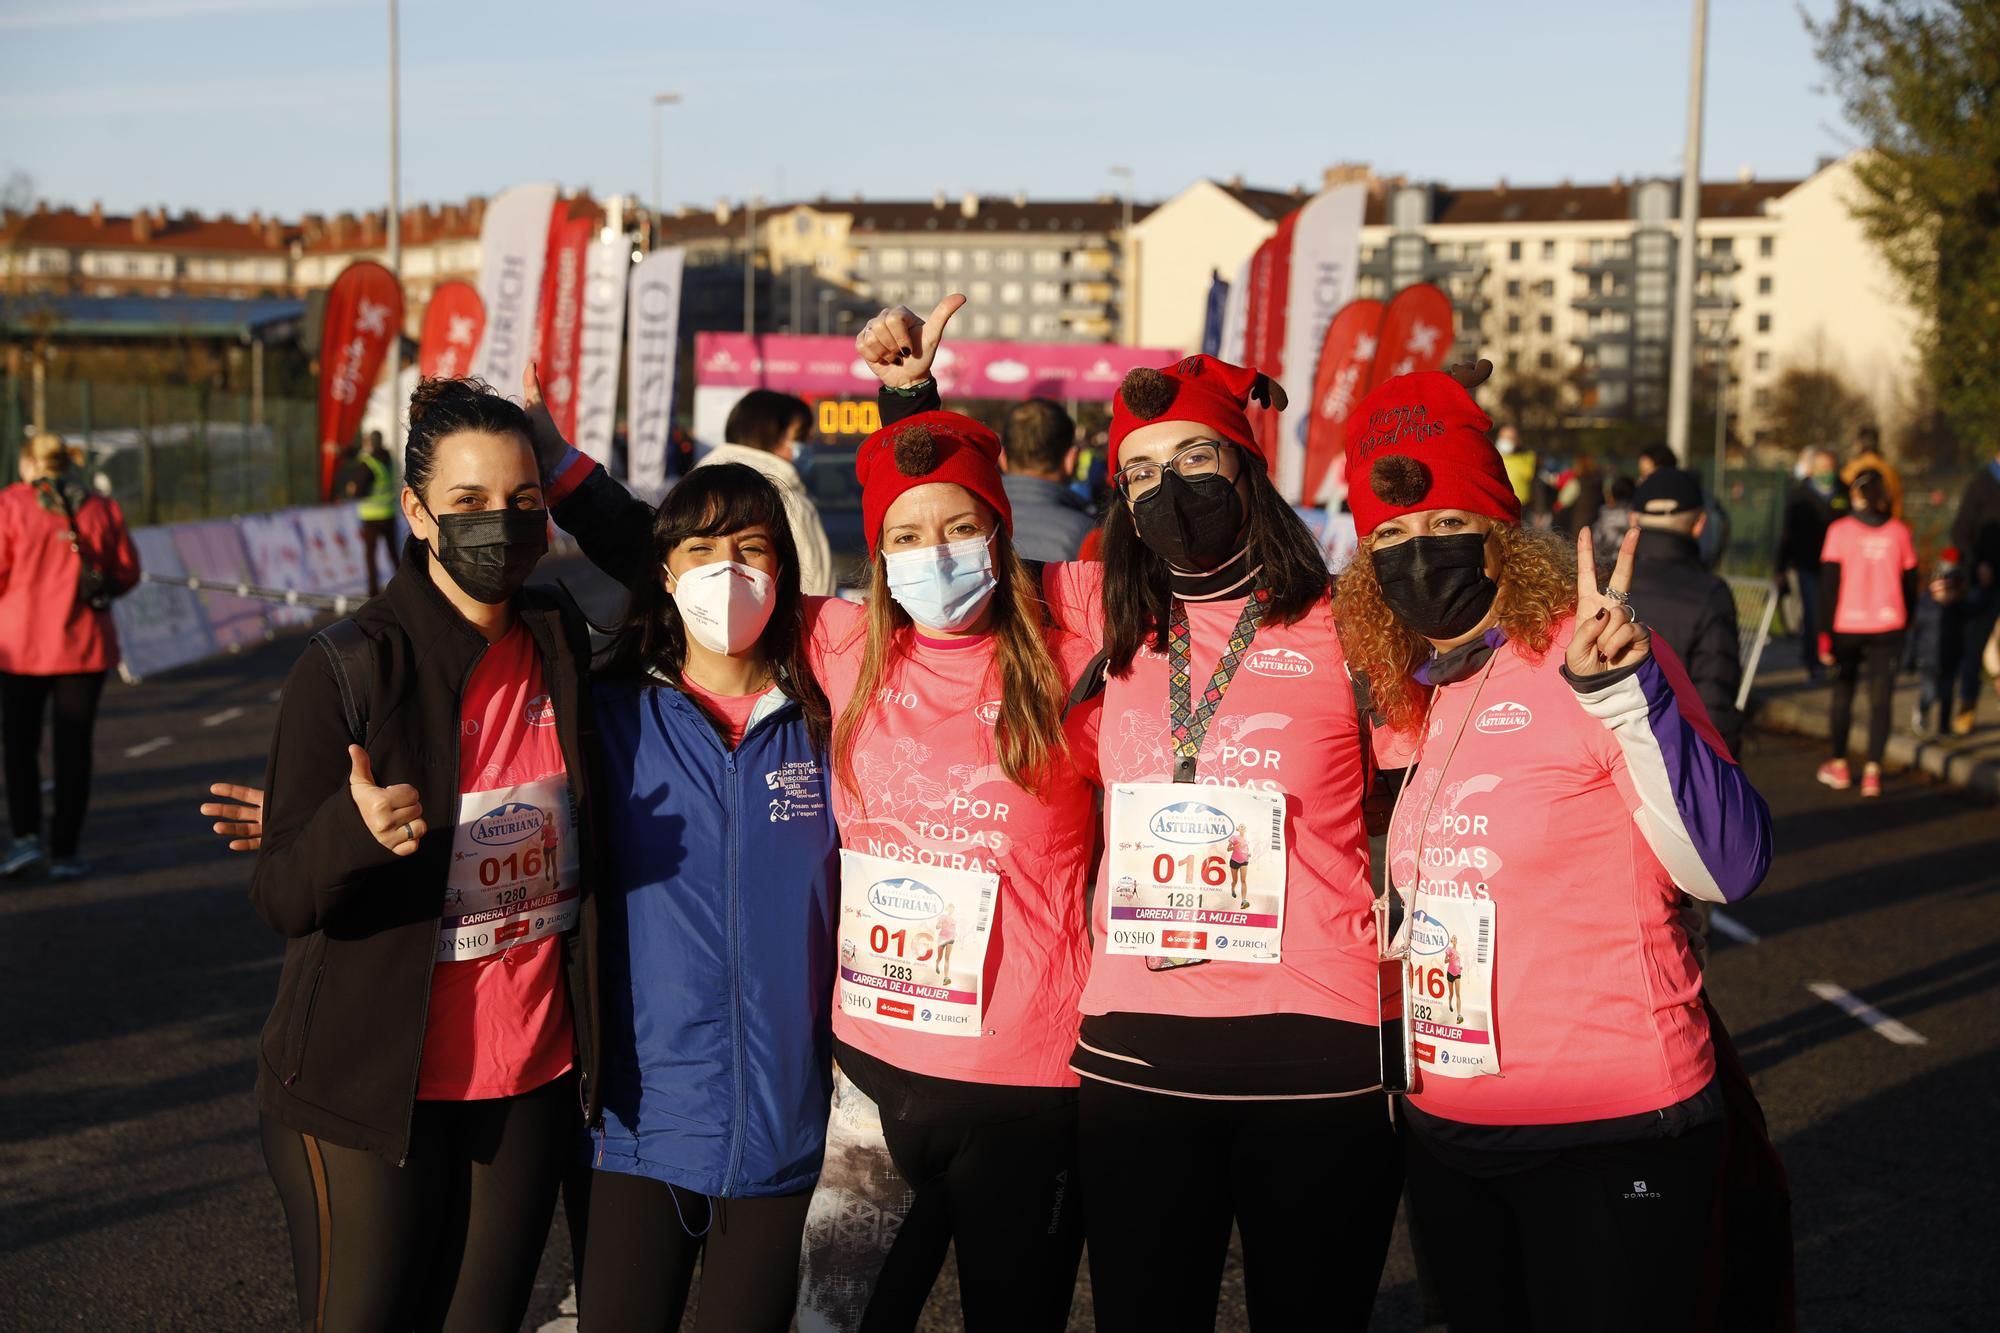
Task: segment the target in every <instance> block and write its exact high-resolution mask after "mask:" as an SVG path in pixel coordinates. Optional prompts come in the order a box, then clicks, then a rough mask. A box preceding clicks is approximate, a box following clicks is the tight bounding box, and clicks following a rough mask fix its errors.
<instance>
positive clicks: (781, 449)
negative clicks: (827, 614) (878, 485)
mask: <svg viewBox="0 0 2000 1333" xmlns="http://www.w3.org/2000/svg"><path fill="white" fill-rule="evenodd" d="M812 426H813V413H812V408H811V407H810V406H808V405H807V404H806V401H805V400H804V399H803V398H794V397H792V395H790V394H788V393H779V392H777V391H776V390H775V389H752V390H751V391H750V392H748V393H746V394H744V395H743V397H742V398H741V399H739V400H738V401H737V404H736V406H734V407H732V408H730V409H729V420H728V421H727V422H726V423H724V425H723V427H722V438H723V440H724V441H725V442H724V443H723V444H720V445H718V446H716V447H715V448H713V449H711V450H709V451H708V452H707V453H706V454H704V455H702V457H701V459H700V461H699V462H697V463H695V465H694V466H695V467H705V466H707V465H708V464H710V463H741V464H743V465H744V466H745V467H750V468H755V469H756V470H757V471H759V472H761V473H763V474H764V475H765V476H766V477H769V478H770V479H771V484H772V485H774V486H776V487H777V488H778V494H779V495H782V496H783V497H784V498H785V518H786V519H787V520H788V521H789V522H790V523H791V525H792V540H793V541H794V542H795V543H797V545H798V548H799V591H800V592H801V593H803V594H805V595H806V596H808V597H827V596H831V595H832V594H833V592H834V591H835V582H834V577H833V550H832V548H831V547H829V546H828V545H827V540H826V529H825V527H823V526H822V525H821V524H820V521H819V510H818V509H816V508H814V507H813V502H812V496H811V495H809V494H808V493H807V492H806V483H805V479H804V478H802V477H801V476H799V469H798V467H797V462H798V458H799V450H800V449H801V448H803V447H804V445H803V441H804V440H805V437H806V436H807V435H809V434H811V433H812Z"/></svg>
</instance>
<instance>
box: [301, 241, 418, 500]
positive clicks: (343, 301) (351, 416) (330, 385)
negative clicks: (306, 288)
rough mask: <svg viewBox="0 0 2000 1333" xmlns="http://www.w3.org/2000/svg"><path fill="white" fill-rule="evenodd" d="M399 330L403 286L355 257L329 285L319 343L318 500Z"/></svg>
mask: <svg viewBox="0 0 2000 1333" xmlns="http://www.w3.org/2000/svg"><path fill="white" fill-rule="evenodd" d="M402 328H403V288H402V285H401V284H400V283H398V282H397V281H396V275H395V274H393V273H391V272H390V271H389V270H388V269H386V268H383V267H382V266H381V265H380V264H377V263H374V262H373V261H371V260H366V259H358V260H356V261H355V262H353V263H352V264H349V265H348V266H347V267H346V268H344V269H342V270H341V271H340V276H339V277H337V278H335V279H334V280H333V286H332V287H330V288H328V289H327V293H326V317H325V323H323V324H322V325H321V326H320V345H319V346H320V351H319V355H320V368H319V444H320V480H319V493H320V499H321V500H326V499H328V498H330V497H331V496H332V494H333V474H334V472H335V470H336V469H337V467H338V465H339V460H340V450H341V449H342V448H343V447H344V446H345V445H346V443H347V441H348V440H349V439H350V438H352V436H353V435H354V432H355V430H356V429H357V428H358V427H359V426H360V425H361V412H362V409H363V408H365V407H366V406H367V405H368V395H369V392H370V391H371V390H373V389H374V387H375V376H376V375H377V374H378V373H379V372H380V371H381V369H382V358H383V357H384V356H385V355H387V354H388V351H389V340H390V339H391V338H393V337H395V336H397V335H398V334H399V333H400V332H401V331H402Z"/></svg>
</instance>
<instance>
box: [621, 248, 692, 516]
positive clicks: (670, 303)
mask: <svg viewBox="0 0 2000 1333" xmlns="http://www.w3.org/2000/svg"><path fill="white" fill-rule="evenodd" d="M681 258H682V256H681V251H680V249H679V248H678V247H676V248H674V249H671V250H655V251H654V252H653V253H652V254H650V255H647V256H646V259H645V262H644V263H642V264H640V265H639V266H638V267H637V268H636V269H634V270H633V272H632V293H631V301H630V305H631V315H630V323H631V341H630V342H629V344H628V345H627V349H626V359H627V362H628V365H627V367H626V372H625V375H626V404H625V431H626V437H625V442H626V450H627V454H628V457H629V458H630V460H631V473H632V475H631V482H632V486H633V489H635V490H637V491H639V492H640V493H641V494H643V495H658V494H659V493H661V492H662V491H664V490H665V489H666V485H667V437H668V435H669V433H670V432H671V429H672V426H673V410H674V362H675V360H676V358H677V355H678V351H679V347H680V325H681Z"/></svg>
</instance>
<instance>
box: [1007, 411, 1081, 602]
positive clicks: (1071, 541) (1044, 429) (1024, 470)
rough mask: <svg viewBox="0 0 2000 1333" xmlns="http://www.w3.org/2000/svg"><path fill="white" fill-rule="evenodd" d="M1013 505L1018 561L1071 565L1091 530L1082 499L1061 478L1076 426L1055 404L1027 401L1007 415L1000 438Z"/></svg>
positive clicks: (1070, 459)
mask: <svg viewBox="0 0 2000 1333" xmlns="http://www.w3.org/2000/svg"><path fill="white" fill-rule="evenodd" d="M1000 439H1001V444H1002V447H1003V449H1004V452H1003V453H1002V454H1001V458H1002V460H1003V461H1004V462H1005V464H1006V475H1005V476H1003V477H1002V478H1001V479H1000V480H1001V484H1002V485H1004V486H1005V487H1006V488H1007V499H1008V501H1009V502H1010V503H1011V504H1012V505H1013V506H1014V532H1015V546H1016V548H1017V549H1018V550H1019V551H1020V554H1021V558H1022V559H1023V560H1039V561H1042V562H1045V563H1046V562H1048V561H1054V560H1074V559H1076V554H1077V552H1078V551H1079V550H1081V549H1082V548H1083V539H1084V538H1085V537H1086V536H1087V535H1089V533H1090V531H1091V529H1093V528H1095V527H1096V526H1097V520H1096V519H1094V518H1092V517H1091V516H1090V509H1089V507H1088V506H1087V505H1086V504H1085V503H1084V501H1083V498H1082V497H1081V496H1079V495H1078V494H1077V493H1076V492H1075V491H1074V490H1072V489H1071V488H1070V486H1069V485H1068V483H1067V482H1065V481H1064V480H1063V479H1064V478H1065V477H1067V476H1069V475H1070V474H1071V473H1072V472H1073V471H1074V470H1075V468H1076V423H1075V422H1073V421H1071V420H1070V419H1069V413H1067V412H1065V411H1063V409H1062V405H1061V404H1060V403H1055V402H1051V401H1050V400H1048V399H1047V398H1030V399H1028V400H1027V401H1026V402H1022V403H1017V404H1015V406H1014V408H1013V409H1012V410H1011V411H1009V412H1008V413H1007V429H1006V431H1005V432H1004V433H1003V434H1002V435H1001V437H1000Z"/></svg>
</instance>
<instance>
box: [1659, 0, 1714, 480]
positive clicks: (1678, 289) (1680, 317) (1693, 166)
mask: <svg viewBox="0 0 2000 1333" xmlns="http://www.w3.org/2000/svg"><path fill="white" fill-rule="evenodd" d="M1707 52H1708V0H1694V52H1693V55H1692V57H1691V58H1690V63H1689V69H1688V114H1687V153H1686V156H1685V157H1684V158H1683V159H1682V166H1681V234H1680V264H1679V267H1678V268H1677V269H1676V271H1675V273H1674V341H1673V353H1672V356H1673V360H1672V362H1671V363H1670V366H1669V378H1668V381H1667V447H1668V448H1670V449H1672V450H1673V451H1674V457H1675V458H1678V459H1679V460H1680V461H1681V464H1682V465H1683V466H1685V465H1686V464H1687V462H1688V391H1689V388H1690V386H1691V385H1692V383H1693V380H1694V277H1695V273H1694V267H1695V244H1694V242H1695V236H1694V232H1695V227H1696V225H1697V224H1698V223H1699V222H1700V221H1701V97H1702V61H1703V59H1704V57H1705V56H1706V55H1707Z"/></svg>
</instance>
